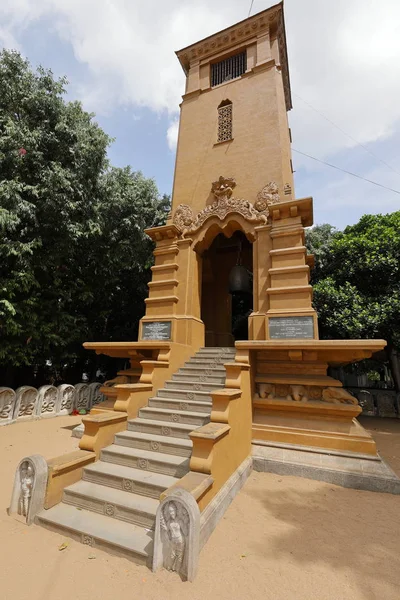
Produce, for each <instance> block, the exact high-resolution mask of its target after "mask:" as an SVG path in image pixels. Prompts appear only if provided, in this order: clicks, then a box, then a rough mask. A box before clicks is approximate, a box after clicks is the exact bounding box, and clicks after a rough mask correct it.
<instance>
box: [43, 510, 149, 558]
mask: <svg viewBox="0 0 400 600" xmlns="http://www.w3.org/2000/svg"><path fill="white" fill-rule="evenodd" d="M38 520H39V522H40V524H41V525H43V526H44V527H47V528H48V529H51V530H52V531H56V532H58V533H62V534H64V535H68V536H70V537H72V538H74V539H75V540H77V541H80V542H82V543H83V544H85V545H88V546H92V547H95V548H100V549H102V550H107V551H108V552H112V553H113V554H117V555H119V556H124V557H125V558H129V559H130V560H132V561H134V562H136V563H138V564H143V565H148V566H150V564H149V563H150V560H151V557H152V554H153V533H152V532H150V531H146V529H144V528H143V527H138V526H137V525H132V524H130V523H124V522H122V521H117V520H111V519H110V518H109V517H106V516H104V515H99V514H96V513H93V512H90V511H87V510H77V509H76V508H75V507H74V506H69V505H68V504H63V503H61V504H57V505H56V506H53V508H50V509H48V510H43V511H42V512H41V513H39V515H38Z"/></svg>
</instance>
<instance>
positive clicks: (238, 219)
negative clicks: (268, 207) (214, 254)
mask: <svg viewBox="0 0 400 600" xmlns="http://www.w3.org/2000/svg"><path fill="white" fill-rule="evenodd" d="M235 231H241V232H242V233H243V234H244V235H245V236H246V238H247V239H248V240H249V242H250V243H251V244H252V243H253V242H255V239H256V234H255V231H254V226H252V224H251V223H249V222H248V221H246V219H244V218H243V217H242V216H241V215H239V214H234V215H231V216H230V218H229V219H225V220H224V221H222V222H221V221H220V220H219V219H218V218H216V217H212V218H211V219H210V220H209V221H207V227H202V228H201V229H199V230H198V232H197V233H195V234H194V236H193V245H192V247H193V249H194V250H195V251H196V252H197V253H198V254H203V252H204V251H205V250H207V249H208V248H209V247H210V246H211V244H212V243H213V241H214V240H215V238H216V237H217V235H218V234H220V233H222V234H223V235H224V236H225V237H227V238H230V237H232V236H233V234H234V233H235Z"/></svg>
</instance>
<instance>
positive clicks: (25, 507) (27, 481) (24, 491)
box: [18, 461, 35, 517]
mask: <svg viewBox="0 0 400 600" xmlns="http://www.w3.org/2000/svg"><path fill="white" fill-rule="evenodd" d="M20 473H21V493H20V497H19V506H18V514H19V515H22V516H24V517H27V516H28V511H29V505H30V502H31V497H32V489H33V483H34V479H35V471H34V470H33V467H32V465H31V464H30V463H29V462H27V461H26V462H24V463H22V465H21V466H20Z"/></svg>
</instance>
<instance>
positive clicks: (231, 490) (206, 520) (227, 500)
mask: <svg viewBox="0 0 400 600" xmlns="http://www.w3.org/2000/svg"><path fill="white" fill-rule="evenodd" d="M252 468H253V461H252V457H251V456H249V457H248V458H246V459H245V460H244V461H243V462H242V464H241V465H240V466H239V468H238V469H236V471H235V472H234V473H233V474H232V475H231V476H230V478H229V479H228V481H227V482H226V483H225V484H224V485H223V486H222V488H221V489H220V490H219V492H218V493H217V494H216V496H214V498H213V499H212V500H211V502H210V503H209V504H208V505H207V506H206V508H205V509H204V510H203V512H202V513H201V517H200V549H201V548H203V547H204V545H205V544H206V542H207V540H208V538H209V537H210V535H211V534H212V532H213V531H214V529H215V528H216V526H217V525H218V522H219V521H220V520H221V519H222V517H223V516H224V514H225V511H226V510H227V508H228V507H229V505H230V504H231V502H232V500H233V499H234V497H235V496H236V494H237V493H238V492H239V491H240V490H241V488H242V487H243V485H244V484H245V483H246V480H247V478H248V476H249V475H250V473H251V471H252Z"/></svg>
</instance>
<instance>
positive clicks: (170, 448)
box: [115, 430, 193, 457]
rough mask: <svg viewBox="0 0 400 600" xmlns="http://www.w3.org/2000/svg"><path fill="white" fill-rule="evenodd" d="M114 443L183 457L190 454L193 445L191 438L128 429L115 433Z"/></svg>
mask: <svg viewBox="0 0 400 600" xmlns="http://www.w3.org/2000/svg"><path fill="white" fill-rule="evenodd" d="M115 443H116V444H118V445H119V446H127V447H128V448H139V449H141V450H152V451H153V452H160V453H163V454H173V455H175V456H185V457H190V456H191V455H192V446H193V444H192V440H186V439H182V438H173V437H168V436H166V435H154V434H151V433H141V432H140V431H129V430H128V431H121V433H117V434H116V436H115Z"/></svg>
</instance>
